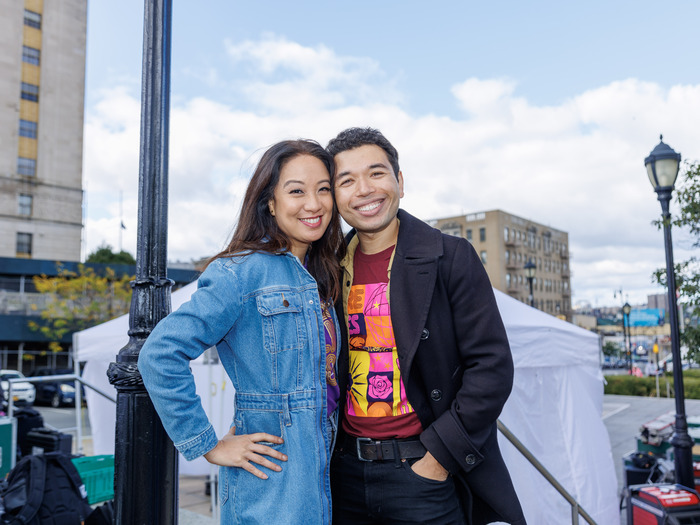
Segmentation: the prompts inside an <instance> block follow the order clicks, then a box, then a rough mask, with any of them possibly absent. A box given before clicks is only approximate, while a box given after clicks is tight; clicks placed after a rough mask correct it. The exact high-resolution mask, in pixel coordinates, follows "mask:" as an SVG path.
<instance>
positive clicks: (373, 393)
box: [367, 374, 394, 399]
mask: <svg viewBox="0 0 700 525" xmlns="http://www.w3.org/2000/svg"><path fill="white" fill-rule="evenodd" d="M393 390H394V387H393V385H392V383H391V380H390V379H389V378H388V377H387V376H386V375H382V374H377V375H375V376H372V377H370V378H369V392H368V394H369V395H368V396H367V397H368V398H374V399H386V398H387V397H389V396H390V395H391V393H392V392H393Z"/></svg>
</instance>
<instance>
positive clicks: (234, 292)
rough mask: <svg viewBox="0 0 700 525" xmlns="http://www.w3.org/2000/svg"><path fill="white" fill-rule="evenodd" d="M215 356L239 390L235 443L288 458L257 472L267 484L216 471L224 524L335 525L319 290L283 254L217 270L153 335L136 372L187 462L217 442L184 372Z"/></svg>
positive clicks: (232, 261) (220, 264)
mask: <svg viewBox="0 0 700 525" xmlns="http://www.w3.org/2000/svg"><path fill="white" fill-rule="evenodd" d="M331 312H333V309H332V308H331ZM332 315H333V316H334V322H335V325H336V334H337V337H339V327H338V323H337V319H336V318H335V313H334V312H333V313H332ZM211 346H216V348H217V350H218V353H219V359H220V360H221V363H222V365H223V366H224V369H225V370H226V372H227V374H228V376H229V377H230V379H231V382H232V383H233V386H234V387H235V391H236V394H235V415H234V421H233V422H232V424H233V425H234V426H235V427H236V434H251V433H254V432H267V433H269V434H273V435H276V436H281V437H282V438H283V439H284V443H283V444H282V445H277V444H271V443H264V444H266V445H269V446H271V447H273V448H275V449H277V450H279V451H281V452H282V453H284V454H286V455H287V456H288V458H289V459H288V461H287V462H280V461H277V460H274V459H273V461H274V462H276V463H278V464H280V465H281V467H282V471H281V472H274V471H270V470H268V469H266V468H264V467H259V468H260V469H261V470H263V471H265V472H266V473H267V474H268V476H269V478H268V479H266V480H262V479H259V478H257V477H256V476H254V475H252V474H250V473H249V472H246V471H245V470H243V469H241V468H237V467H220V470H219V497H220V503H221V523H222V524H253V523H260V524H263V523H264V524H267V523H277V524H290V525H304V524H309V525H312V524H313V525H315V524H319V525H321V524H323V525H325V524H328V523H330V522H331V492H330V480H329V462H330V447H331V444H330V440H331V436H329V430H328V414H327V408H326V406H327V400H326V375H325V369H326V352H325V338H324V332H323V318H322V313H321V303H320V299H319V294H318V288H317V285H316V281H315V280H314V279H313V277H311V275H310V274H309V273H308V272H307V271H306V269H305V268H304V267H303V266H302V264H301V263H300V262H299V260H298V259H297V258H296V257H295V256H293V255H292V254H289V253H286V254H279V255H272V254H267V253H253V254H249V255H246V256H239V257H233V258H225V259H218V260H216V261H214V262H212V263H211V264H210V265H209V266H208V267H207V269H206V270H205V271H204V272H203V273H202V275H201V277H200V279H199V281H198V289H197V291H196V292H195V293H194V294H193V295H192V298H191V299H190V301H189V302H187V303H185V304H183V305H182V306H181V307H180V308H179V309H178V310H177V311H175V312H173V313H171V314H170V315H168V316H167V317H166V318H165V319H163V320H162V321H161V322H160V323H158V325H157V326H156V327H155V329H154V330H153V332H152V333H151V335H150V336H149V337H148V339H147V340H146V343H145V344H144V346H143V348H142V349H141V353H140V356H139V370H140V372H141V375H142V377H143V381H144V384H145V385H146V388H147V390H148V392H149V394H150V397H151V399H152V401H153V404H154V406H155V408H156V410H157V412H158V414H159V415H160V418H161V420H162V421H163V425H164V427H165V430H166V431H167V432H168V435H169V436H170V438H171V439H172V440H173V443H174V444H175V447H176V448H177V449H178V450H179V451H180V452H181V453H182V454H183V456H184V457H185V458H186V459H188V460H192V459H194V458H197V457H199V456H201V455H203V454H205V453H207V452H209V451H210V450H211V449H213V448H214V446H216V444H217V442H218V438H217V436H216V434H215V431H214V429H213V427H212V425H211V423H210V422H209V420H208V418H207V416H206V414H205V412H204V409H203V408H202V403H201V400H200V398H199V396H197V395H196V393H195V383H194V378H193V376H192V373H191V371H190V369H189V361H190V360H192V359H195V358H197V357H198V356H199V355H201V354H202V353H203V352H204V351H205V350H206V349H207V348H210V347H211ZM256 466H257V465H256Z"/></svg>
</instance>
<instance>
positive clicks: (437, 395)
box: [430, 388, 442, 401]
mask: <svg viewBox="0 0 700 525" xmlns="http://www.w3.org/2000/svg"><path fill="white" fill-rule="evenodd" d="M430 398H431V399H432V400H433V401H440V400H441V399H442V392H441V391H440V390H438V389H437V388H436V389H435V390H433V391H432V392H430Z"/></svg>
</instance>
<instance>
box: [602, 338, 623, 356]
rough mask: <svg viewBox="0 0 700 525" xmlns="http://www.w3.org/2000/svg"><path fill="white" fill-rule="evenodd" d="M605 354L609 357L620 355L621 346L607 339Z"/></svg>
mask: <svg viewBox="0 0 700 525" xmlns="http://www.w3.org/2000/svg"><path fill="white" fill-rule="evenodd" d="M603 355H606V356H609V357H617V356H619V355H620V346H619V345H617V344H615V343H613V342H612V341H605V344H604V345H603Z"/></svg>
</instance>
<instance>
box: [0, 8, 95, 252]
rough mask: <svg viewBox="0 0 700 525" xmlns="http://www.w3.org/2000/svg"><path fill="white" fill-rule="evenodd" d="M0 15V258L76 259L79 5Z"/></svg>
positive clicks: (82, 13) (79, 223)
mask: <svg viewBox="0 0 700 525" xmlns="http://www.w3.org/2000/svg"><path fill="white" fill-rule="evenodd" d="M0 12H1V13H2V16H1V17H0V56H2V59H0V257H22V258H36V259H50V260H63V261H78V260H80V251H81V250H80V248H81V237H82V227H83V213H82V204H83V190H82V157H83V112H84V95H85V47H86V24H87V0H51V1H46V2H44V1H43V0H0Z"/></svg>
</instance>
